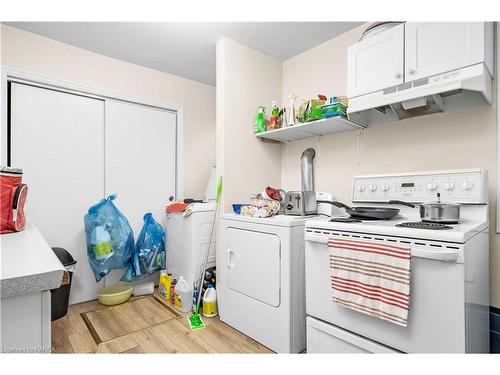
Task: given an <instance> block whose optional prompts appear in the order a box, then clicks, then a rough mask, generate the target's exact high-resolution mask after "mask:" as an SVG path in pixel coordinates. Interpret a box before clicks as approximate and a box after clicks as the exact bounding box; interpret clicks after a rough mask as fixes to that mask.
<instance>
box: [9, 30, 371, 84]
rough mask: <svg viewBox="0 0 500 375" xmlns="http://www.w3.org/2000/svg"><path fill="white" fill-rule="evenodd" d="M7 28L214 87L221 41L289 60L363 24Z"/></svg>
mask: <svg viewBox="0 0 500 375" xmlns="http://www.w3.org/2000/svg"><path fill="white" fill-rule="evenodd" d="M6 24H7V25H10V26H13V27H17V28H20V29H24V30H26V31H30V32H33V33H36V34H40V35H43V36H45V37H48V38H51V39H55V40H58V41H61V42H64V43H67V44H71V45H74V46H77V47H80V48H84V49H86V50H89V51H93V52H96V53H99V54H102V55H105V56H109V57H113V58H116V59H120V60H124V61H128V62H130V63H133V64H138V65H142V66H145V67H148V68H152V69H156V70H160V71H164V72H168V73H172V74H176V75H179V76H182V77H185V78H189V79H193V80H195V81H199V82H203V83H208V84H210V85H215V43H216V42H217V40H219V39H220V38H222V37H227V38H229V39H232V40H235V41H237V42H240V43H242V44H244V45H247V46H249V47H251V48H254V49H257V50H259V51H261V52H263V53H265V54H267V55H270V56H273V57H275V58H277V59H279V60H286V59H289V58H290V57H293V56H295V55H297V54H299V53H301V52H303V51H306V50H308V49H310V48H312V47H314V46H317V45H318V44H321V43H323V42H325V41H327V40H329V39H331V38H333V37H335V36H337V35H340V34H342V33H345V32H346V31H349V30H351V29H353V28H355V27H357V26H359V25H361V24H362V22H267V23H264V22H241V23H170V22H169V23H166V22H164V23H160V22H8V23H6Z"/></svg>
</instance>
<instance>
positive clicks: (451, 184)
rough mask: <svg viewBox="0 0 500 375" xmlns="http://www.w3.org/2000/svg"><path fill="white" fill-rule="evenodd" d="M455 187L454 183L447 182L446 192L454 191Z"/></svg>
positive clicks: (445, 184) (445, 185)
mask: <svg viewBox="0 0 500 375" xmlns="http://www.w3.org/2000/svg"><path fill="white" fill-rule="evenodd" d="M454 187H455V184H454V183H453V182H445V183H444V190H453V188H454Z"/></svg>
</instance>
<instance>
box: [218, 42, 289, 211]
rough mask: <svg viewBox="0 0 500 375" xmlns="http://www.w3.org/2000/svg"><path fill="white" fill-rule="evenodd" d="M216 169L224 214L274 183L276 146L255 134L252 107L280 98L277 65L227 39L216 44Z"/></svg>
mask: <svg viewBox="0 0 500 375" xmlns="http://www.w3.org/2000/svg"><path fill="white" fill-rule="evenodd" d="M216 87H217V167H218V169H219V173H220V174H222V175H223V178H224V183H223V189H222V202H221V204H222V207H223V212H231V204H232V203H246V202H248V201H249V199H250V197H251V195H252V194H255V193H258V192H259V191H261V190H263V189H264V188H265V187H266V186H273V187H276V186H279V184H280V178H281V176H280V174H281V162H280V158H281V157H280V147H281V146H280V145H279V144H265V143H263V142H262V141H260V140H259V139H257V138H256V137H255V134H254V123H255V117H256V114H257V107H258V106H259V105H265V106H266V107H267V108H270V106H271V102H272V100H277V101H279V100H280V98H281V88H282V63H281V61H278V60H275V59H273V58H271V57H269V56H267V55H264V54H262V53H261V52H258V51H256V50H253V49H251V48H248V47H245V46H243V45H241V44H238V43H236V42H233V41H232V40H229V39H222V40H220V41H219V42H218V43H217V84H216Z"/></svg>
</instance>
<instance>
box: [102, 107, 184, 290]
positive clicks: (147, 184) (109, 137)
mask: <svg viewBox="0 0 500 375" xmlns="http://www.w3.org/2000/svg"><path fill="white" fill-rule="evenodd" d="M176 119H177V115H176V114H175V113H173V112H169V111H166V110H162V109H158V108H154V107H149V106H143V105H138V104H133V103H126V102H121V101H115V100H106V130H105V139H106V141H105V150H106V151H105V152H106V154H105V159H106V162H105V170H106V177H105V186H106V194H111V193H116V194H117V199H116V201H115V203H116V205H117V206H118V208H119V209H120V210H121V211H122V212H123V214H124V215H125V216H126V217H127V219H128V220H129V222H130V225H131V227H132V230H133V232H134V237H135V239H136V240H137V237H138V236H139V233H140V231H141V228H142V225H143V223H144V221H143V216H144V214H145V213H147V212H151V213H152V214H153V217H154V218H155V220H156V221H158V222H159V223H161V224H163V223H164V220H163V219H164V215H165V204H166V203H168V201H169V200H168V198H169V197H170V196H175V182H176V169H175V168H176V121H177V120H176ZM122 275H123V270H117V271H112V272H111V273H110V275H109V276H107V277H106V281H105V283H106V285H111V284H114V283H115V282H116V281H118V279H119V278H120V277H121V276H122ZM155 280H156V278H155Z"/></svg>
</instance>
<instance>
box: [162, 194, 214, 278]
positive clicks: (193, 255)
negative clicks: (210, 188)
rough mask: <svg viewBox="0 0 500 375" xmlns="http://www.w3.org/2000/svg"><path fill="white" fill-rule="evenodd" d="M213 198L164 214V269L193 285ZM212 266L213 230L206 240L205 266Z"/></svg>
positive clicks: (204, 249)
mask: <svg viewBox="0 0 500 375" xmlns="http://www.w3.org/2000/svg"><path fill="white" fill-rule="evenodd" d="M214 210H215V202H207V203H194V204H192V205H191V206H190V213H183V212H173V213H169V214H167V217H166V220H165V227H166V229H167V231H166V236H167V270H168V272H170V273H172V274H173V275H174V277H175V278H178V277H179V276H182V277H184V279H185V280H186V281H187V282H188V283H189V285H193V282H198V280H199V278H200V275H201V269H202V267H203V262H204V261H205V257H206V254H207V249H208V243H209V237H210V228H211V225H212V221H213V219H214V214H215V213H214ZM212 266H215V233H214V235H213V237H212V239H211V241H210V256H209V258H208V265H207V268H210V267H212Z"/></svg>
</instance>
